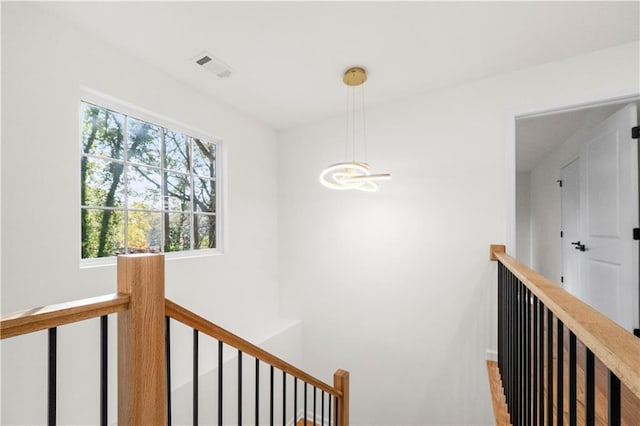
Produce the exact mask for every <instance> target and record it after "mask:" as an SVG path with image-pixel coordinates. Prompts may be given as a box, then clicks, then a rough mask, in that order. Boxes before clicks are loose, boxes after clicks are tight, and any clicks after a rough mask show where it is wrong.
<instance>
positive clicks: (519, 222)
mask: <svg viewBox="0 0 640 426" xmlns="http://www.w3.org/2000/svg"><path fill="white" fill-rule="evenodd" d="M530 204H531V173H529V172H522V173H518V174H517V175H516V244H517V246H516V257H517V258H518V260H519V261H520V262H522V263H524V264H525V265H527V266H530V265H531V209H530Z"/></svg>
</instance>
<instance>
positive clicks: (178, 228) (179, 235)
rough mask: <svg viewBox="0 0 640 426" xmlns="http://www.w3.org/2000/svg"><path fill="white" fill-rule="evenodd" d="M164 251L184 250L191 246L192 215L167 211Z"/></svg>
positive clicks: (165, 216)
mask: <svg viewBox="0 0 640 426" xmlns="http://www.w3.org/2000/svg"><path fill="white" fill-rule="evenodd" d="M164 220H165V232H166V235H165V239H164V251H167V252H169V251H183V250H189V249H190V248H191V215H190V214H181V213H165V215H164Z"/></svg>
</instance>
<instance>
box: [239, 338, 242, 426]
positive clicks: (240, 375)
mask: <svg viewBox="0 0 640 426" xmlns="http://www.w3.org/2000/svg"><path fill="white" fill-rule="evenodd" d="M238 425H239V426H240V425H242V351H241V350H240V349H238Z"/></svg>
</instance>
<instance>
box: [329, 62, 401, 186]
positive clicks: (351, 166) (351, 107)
mask: <svg viewBox="0 0 640 426" xmlns="http://www.w3.org/2000/svg"><path fill="white" fill-rule="evenodd" d="M342 81H343V82H344V84H345V85H346V86H347V108H346V112H347V117H346V118H347V119H346V131H345V156H346V157H347V158H349V149H351V154H352V155H351V161H344V162H340V163H336V164H332V165H330V166H328V167H327V168H325V169H324V170H323V171H322V173H320V183H321V184H322V185H324V186H326V187H327V188H330V189H337V190H341V191H344V190H348V189H357V190H359V191H366V192H375V191H377V190H378V182H379V181H382V180H388V179H391V173H378V174H372V173H371V172H369V164H368V163H367V162H366V161H356V139H360V141H361V143H360V144H361V145H362V149H363V152H364V154H363V157H364V158H365V160H366V155H367V132H366V118H365V111H364V82H365V81H367V72H366V71H365V70H364V68H360V67H352V68H349V69H348V70H347V71H345V73H344V76H343V77H342ZM356 88H358V89H359V91H360V117H361V126H360V130H359V131H358V130H357V129H356V127H358V126H357V125H356V115H357V114H356V105H355V104H356V102H355V98H356V93H355V92H356ZM356 133H358V136H356Z"/></svg>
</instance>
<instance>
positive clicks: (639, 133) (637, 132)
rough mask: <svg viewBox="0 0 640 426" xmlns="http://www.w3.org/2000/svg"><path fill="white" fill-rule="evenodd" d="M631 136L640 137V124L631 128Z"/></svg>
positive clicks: (633, 137)
mask: <svg viewBox="0 0 640 426" xmlns="http://www.w3.org/2000/svg"><path fill="white" fill-rule="evenodd" d="M631 138H632V139H640V126H636V127H632V128H631Z"/></svg>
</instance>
